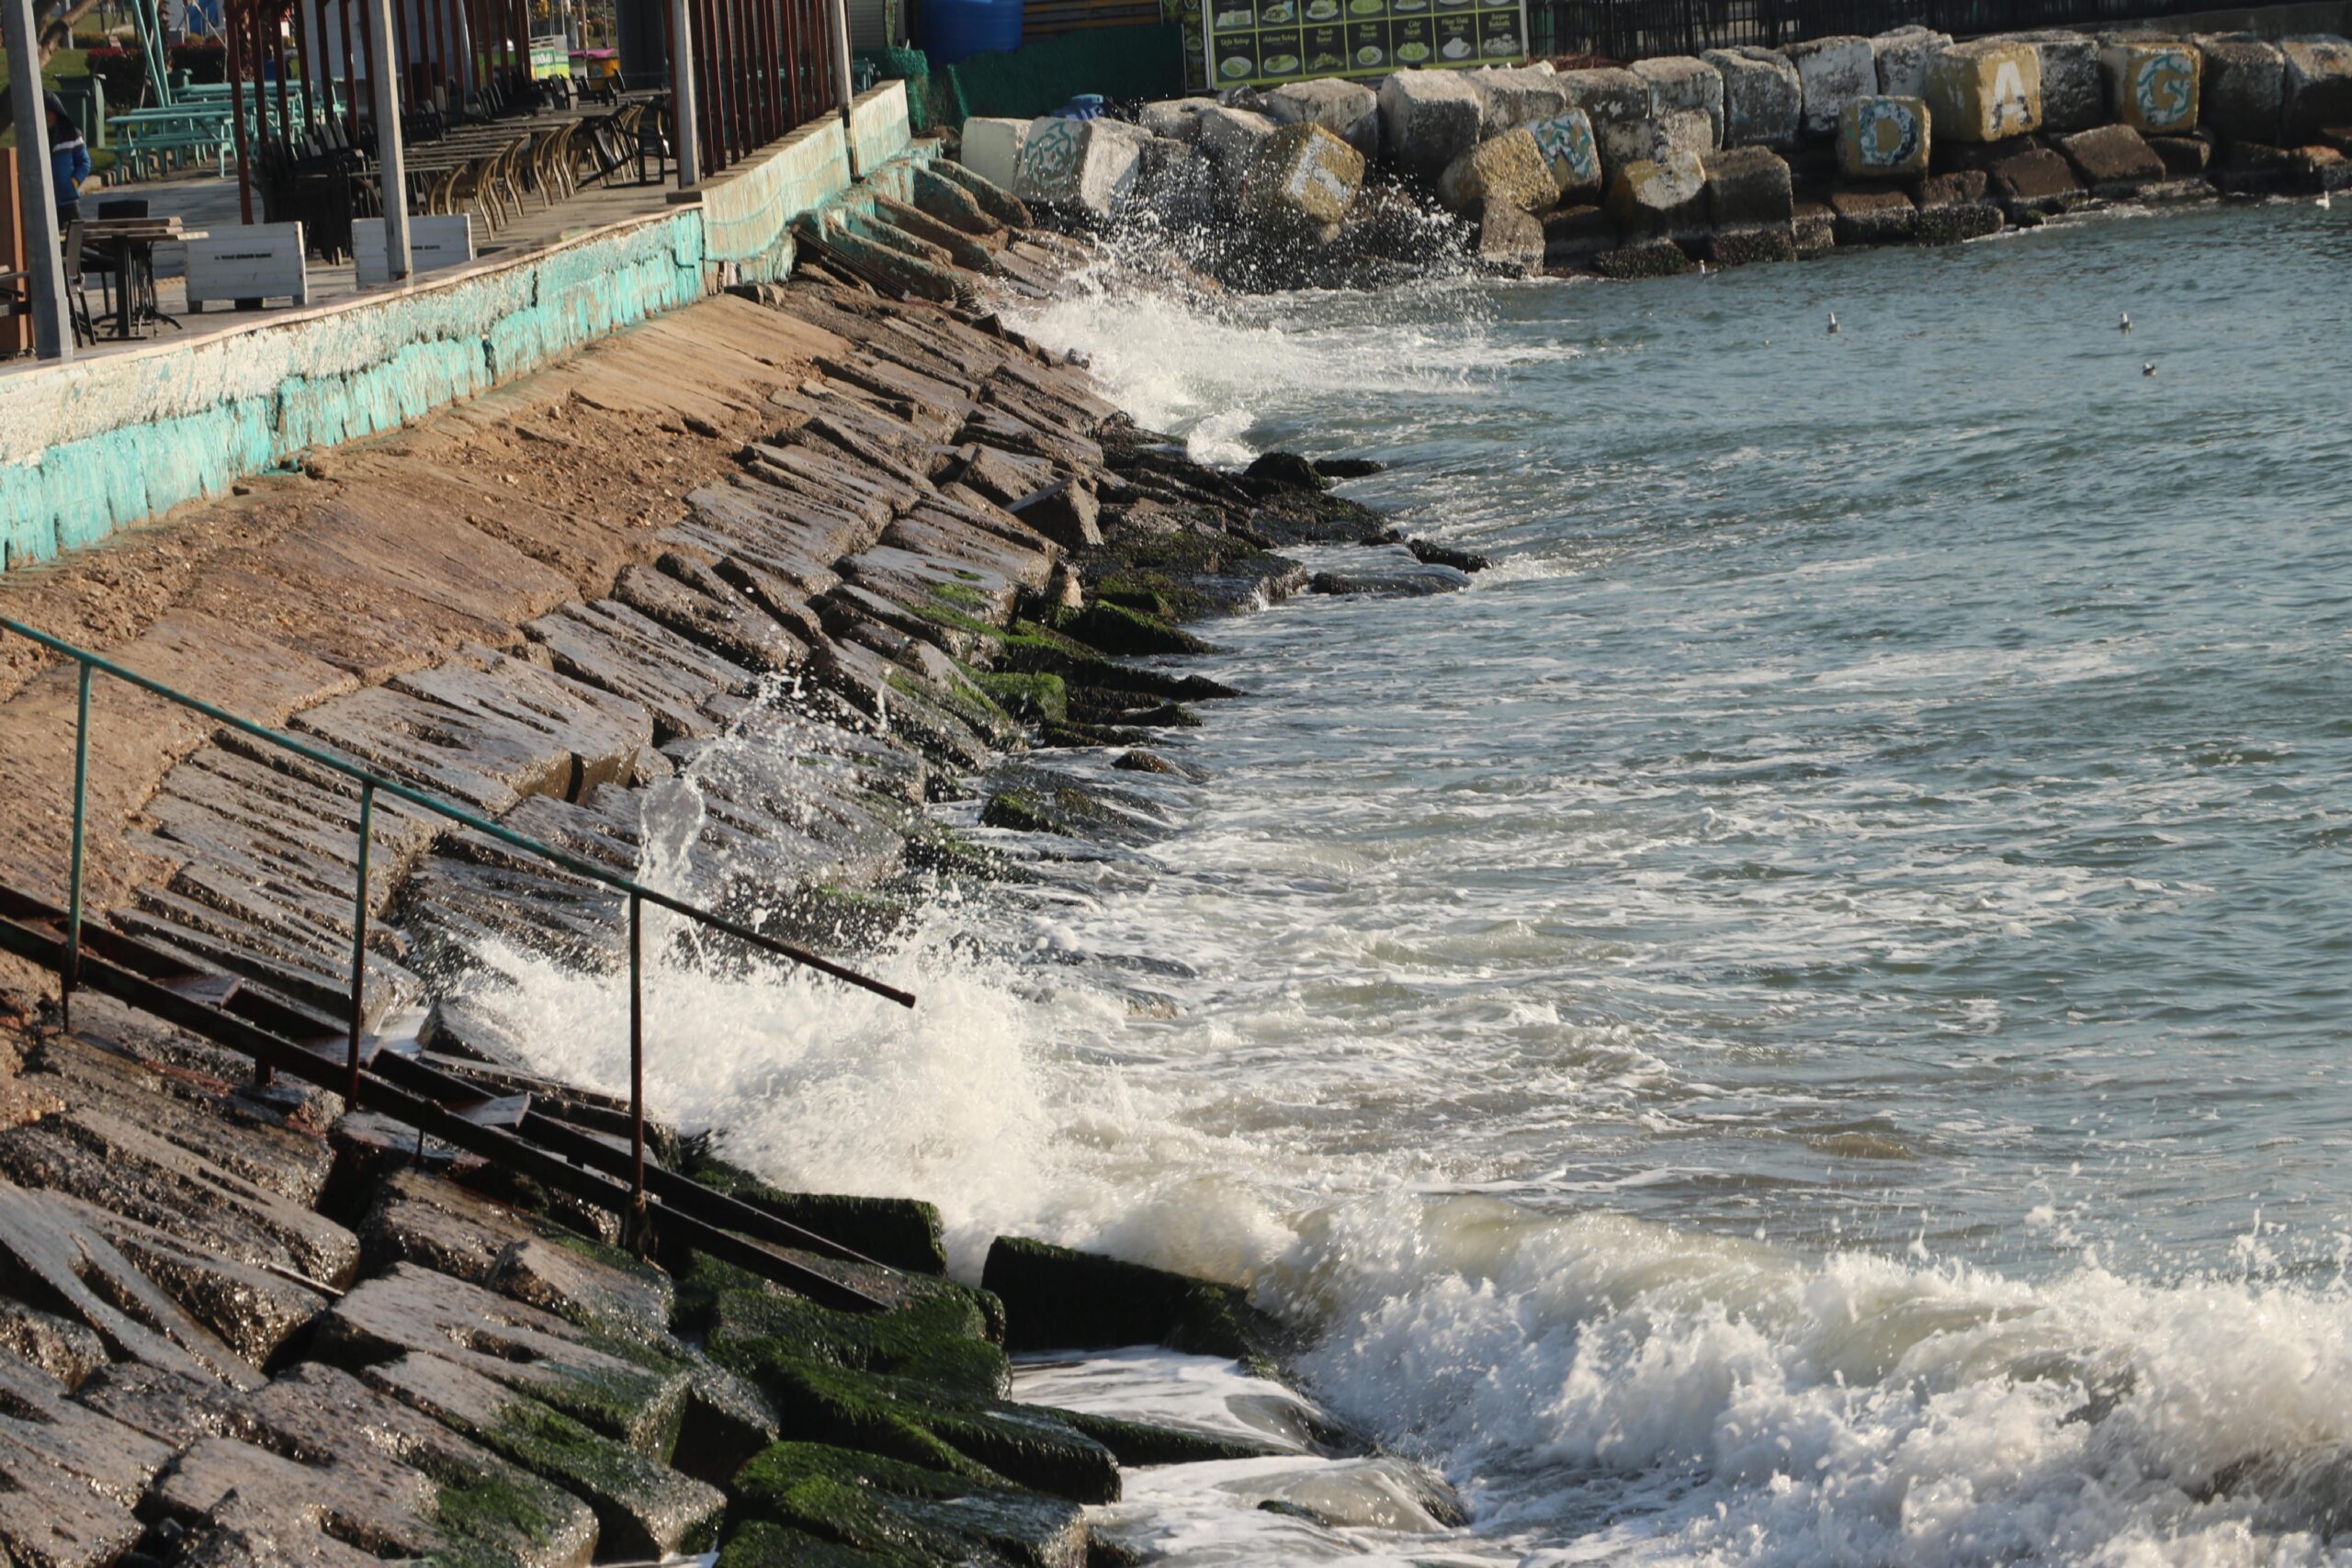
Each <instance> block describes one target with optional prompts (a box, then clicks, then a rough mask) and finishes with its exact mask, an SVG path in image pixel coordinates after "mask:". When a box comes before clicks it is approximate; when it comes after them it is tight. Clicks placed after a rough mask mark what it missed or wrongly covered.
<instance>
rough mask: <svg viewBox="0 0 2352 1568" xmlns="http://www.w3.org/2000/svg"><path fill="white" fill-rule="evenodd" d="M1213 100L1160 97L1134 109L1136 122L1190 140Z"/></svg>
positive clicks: (1170, 136)
mask: <svg viewBox="0 0 2352 1568" xmlns="http://www.w3.org/2000/svg"><path fill="white" fill-rule="evenodd" d="M1213 102H1214V100H1213V99H1209V98H1161V99H1159V100H1158V101H1156V102H1153V103H1148V104H1146V105H1144V107H1142V108H1141V109H1140V110H1138V111H1136V124H1138V125H1140V126H1142V127H1143V128H1144V129H1145V130H1148V131H1149V132H1151V133H1152V134H1153V135H1154V136H1165V137H1167V138H1168V139H1169V140H1170V141H1193V140H1195V139H1196V138H1197V137H1198V135H1199V133H1200V128H1201V111H1202V110H1203V109H1204V108H1207V107H1210V105H1211V104H1212V103H1213ZM1024 123H1025V122H1024Z"/></svg>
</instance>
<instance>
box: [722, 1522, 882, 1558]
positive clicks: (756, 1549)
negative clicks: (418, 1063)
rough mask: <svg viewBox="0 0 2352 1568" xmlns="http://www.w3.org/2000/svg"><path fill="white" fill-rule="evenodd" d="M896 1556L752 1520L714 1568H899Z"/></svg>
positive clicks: (772, 1523) (732, 1537) (738, 1534)
mask: <svg viewBox="0 0 2352 1568" xmlns="http://www.w3.org/2000/svg"><path fill="white" fill-rule="evenodd" d="M905 1562H907V1559H906V1558H905V1557H904V1556H903V1555H900V1554H899V1553H897V1552H881V1551H860V1550H859V1549H858V1548H856V1547H854V1546H843V1545H842V1543H841V1542H840V1541H837V1540H825V1539H824V1538H823V1537H821V1536H814V1535H810V1534H809V1532H808V1531H806V1530H797V1529H793V1528H792V1527H791V1526H789V1525H779V1524H775V1523H774V1522H772V1521H770V1520H767V1519H753V1520H752V1521H751V1522H750V1523H749V1524H746V1525H744V1526H743V1527H742V1528H741V1529H738V1530H737V1531H736V1532H735V1533H734V1534H733V1535H731V1536H729V1538H728V1540H727V1544H726V1545H725V1546H724V1547H722V1548H720V1549H719V1552H718V1568H901V1565H902V1564H904V1563H905Z"/></svg>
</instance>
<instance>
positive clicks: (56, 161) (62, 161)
mask: <svg viewBox="0 0 2352 1568" xmlns="http://www.w3.org/2000/svg"><path fill="white" fill-rule="evenodd" d="M44 96H46V97H47V99H48V101H49V177H50V184H51V186H52V187H53V188H54V189H55V191H56V195H57V221H58V222H59V223H60V224H61V225H62V224H66V223H71V222H73V221H74V220H75V219H76V218H79V217H81V216H82V182H83V181H84V180H86V179H88V178H89V177H90V149H89V146H88V144H87V143H85V141H83V140H82V132H81V130H80V128H78V127H77V126H75V125H74V117H73V116H72V115H69V114H67V113H66V112H65V100H64V99H63V98H61V97H59V96H57V95H56V94H55V93H50V94H46V95H44Z"/></svg>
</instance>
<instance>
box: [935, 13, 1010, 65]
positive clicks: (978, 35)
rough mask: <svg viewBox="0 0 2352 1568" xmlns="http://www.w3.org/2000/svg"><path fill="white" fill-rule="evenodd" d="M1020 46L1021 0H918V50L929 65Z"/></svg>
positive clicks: (946, 63) (949, 63)
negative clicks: (919, 35)
mask: <svg viewBox="0 0 2352 1568" xmlns="http://www.w3.org/2000/svg"><path fill="white" fill-rule="evenodd" d="M1020 47H1021V0H922V51H923V53H924V54H926V55H928V56H929V57H930V59H931V62H932V64H933V66H941V65H953V64H955V63H956V62H957V61H959V60H962V59H965V58H966V57H967V56H970V55H975V54H985V53H987V52H988V51H990V50H993V49H1001V50H1014V49H1019V48H1020Z"/></svg>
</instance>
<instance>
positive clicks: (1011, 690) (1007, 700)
mask: <svg viewBox="0 0 2352 1568" xmlns="http://www.w3.org/2000/svg"><path fill="white" fill-rule="evenodd" d="M976 680H977V681H978V685H979V688H980V690H981V691H983V692H986V693H987V694H989V700H990V701H992V702H994V703H995V704H996V705H998V706H999V707H1001V708H1002V709H1003V710H1004V711H1005V712H1007V713H1009V714H1012V715H1014V716H1017V717H1021V718H1024V719H1029V720H1031V721H1033V722H1037V723H1053V724H1059V723H1060V722H1062V721H1063V720H1064V719H1066V718H1068V717H1069V686H1067V685H1066V684H1064V683H1063V681H1062V678H1061V677H1060V676H1059V675H1047V674H1034V675H1031V674H1022V673H1019V672H1017V671H998V672H996V673H993V674H988V675H980V676H978V677H976Z"/></svg>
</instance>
